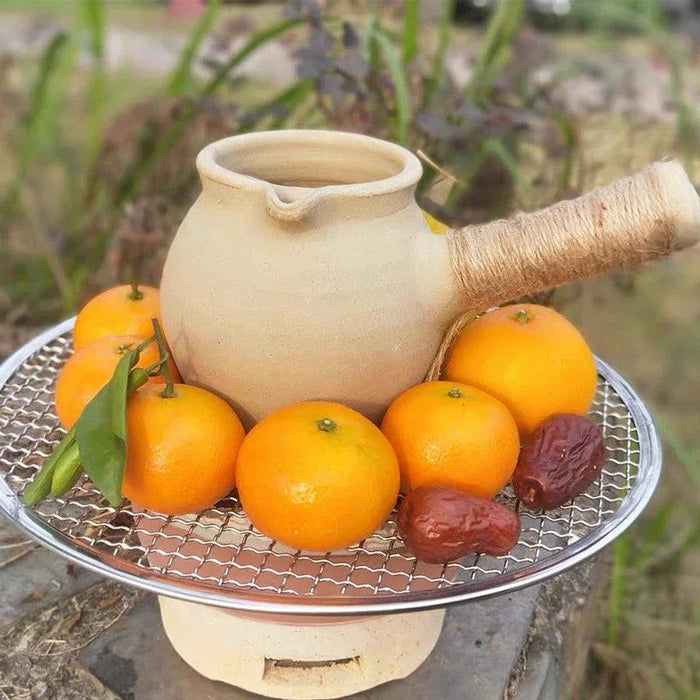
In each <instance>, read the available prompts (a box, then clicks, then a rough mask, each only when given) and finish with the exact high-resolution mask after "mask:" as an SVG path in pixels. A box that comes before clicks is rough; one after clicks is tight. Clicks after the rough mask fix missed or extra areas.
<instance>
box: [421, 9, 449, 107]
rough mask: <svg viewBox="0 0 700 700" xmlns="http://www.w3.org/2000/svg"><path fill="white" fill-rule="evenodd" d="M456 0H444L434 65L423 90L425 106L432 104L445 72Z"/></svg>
mask: <svg viewBox="0 0 700 700" xmlns="http://www.w3.org/2000/svg"><path fill="white" fill-rule="evenodd" d="M454 9H455V0H442V12H441V14H440V25H439V26H438V43H437V47H436V49H435V55H434V56H433V66H432V70H431V72H430V77H429V78H428V80H427V81H426V84H425V90H424V92H423V107H424V108H425V107H428V106H429V105H430V102H431V100H432V99H433V96H434V95H435V91H436V90H437V89H438V88H439V87H440V82H441V80H442V77H443V75H444V73H445V59H446V57H447V49H448V48H449V45H450V37H451V35H452V17H453V16H454Z"/></svg>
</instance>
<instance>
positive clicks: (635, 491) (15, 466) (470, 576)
mask: <svg viewBox="0 0 700 700" xmlns="http://www.w3.org/2000/svg"><path fill="white" fill-rule="evenodd" d="M71 328H72V320H69V321H66V322H64V323H62V324H59V325H58V326H56V327H54V328H52V329H50V330H49V331H47V332H46V333H44V334H43V335H41V336H39V337H38V338H36V339H35V340H34V341H32V342H30V343H28V344H27V345H25V346H24V347H23V348H21V349H20V350H19V351H18V352H17V353H15V355H13V356H12V357H11V358H9V360H7V361H6V362H5V363H4V364H3V365H2V367H0V476H1V477H2V479H0V509H1V510H2V511H3V512H4V513H5V515H7V516H8V517H9V518H10V519H12V520H14V521H15V522H16V523H17V524H18V525H19V526H20V527H22V528H24V529H25V530H26V531H28V533H29V534H30V535H32V536H33V537H34V538H35V539H37V540H39V541H40V542H42V543H43V544H45V545H47V546H48V547H50V548H51V549H53V550H55V551H57V552H58V553H60V554H62V555H63V556H65V557H67V558H69V559H71V560H73V561H75V562H77V563H79V564H81V565H83V566H86V567H87V568H90V569H93V570H95V571H98V572H100V573H102V574H104V575H106V576H110V577H112V578H116V579H119V580H121V581H123V582H125V583H128V584H132V585H135V586H138V587H140V588H144V589H147V590H150V591H153V592H155V593H158V594H161V595H170V596H174V597H177V598H181V599H185V600H191V601H196V602H201V603H208V604H212V605H218V606H223V607H228V608H234V609H238V610H245V611H250V612H262V613H264V612H267V613H297V614H298V613H301V614H307V615H308V614H323V615H331V614H359V613H362V614H367V613H372V612H376V613H378V612H391V611H400V610H404V611H405V610H410V609H425V608H430V607H437V606H444V605H448V604H451V603H457V602H463V601H467V600H472V599H477V598H483V597H487V596H491V595H496V594H499V593H505V592H507V591H509V590H514V589H516V588H521V587H524V586H527V585H531V584H533V583H535V582H537V581H540V580H542V579H544V578H547V577H549V576H553V575H555V574H557V573H560V572H561V571H563V570H565V569H566V568H568V567H570V566H572V565H574V564H576V563H578V562H579V561H582V560H583V559H585V558H587V557H588V556H591V555H592V554H594V553H595V552H597V551H598V550H600V549H601V548H602V547H603V546H605V545H606V544H608V543H609V542H610V541H612V540H613V539H614V538H615V537H617V536H618V535H619V534H621V533H622V532H623V531H624V530H625V529H626V528H627V527H628V526H629V524H630V523H631V522H632V521H633V520H634V519H635V518H636V517H637V515H639V513H640V512H641V511H642V509H643V508H644V506H645V505H646V503H647V502H648V500H649V498H650V497H651V495H652V493H653V491H654V488H655V487H656V483H657V481H658V478H659V473H660V468H661V452H660V447H659V442H658V437H657V435H656V432H655V430H654V427H653V423H652V421H651V419H650V417H649V414H648V412H647V410H646V409H645V407H644V405H643V404H642V402H641V401H640V400H639V398H638V397H637V396H636V394H635V393H634V392H633V391H632V389H631V388H630V387H629V386H628V385H627V384H626V382H625V381H624V380H623V379H622V378H621V377H620V376H619V375H618V374H617V373H616V372H615V371H614V370H612V369H611V368H610V367H609V366H608V365H606V364H605V363H604V362H602V361H598V370H599V378H598V389H597V393H596V397H595V401H594V403H593V406H592V408H591V411H590V417H591V418H592V419H593V420H595V421H596V422H598V423H599V424H600V425H601V426H602V427H603V430H604V432H605V439H606V444H607V447H608V457H607V461H606V463H605V465H604V468H603V471H602V473H601V475H600V477H599V478H598V480H597V481H596V482H595V483H593V484H592V485H591V486H590V487H589V488H588V490H587V491H586V492H585V493H583V494H581V495H580V496H577V497H576V498H575V499H573V500H572V501H571V502H569V503H567V504H566V505H564V506H563V507H561V508H559V509H557V510H554V511H549V512H547V513H544V512H530V511H527V510H525V509H524V508H520V505H519V503H518V502H517V500H516V499H515V498H514V496H513V493H512V491H511V489H510V487H507V488H506V489H505V490H504V491H503V492H502V493H501V494H499V496H498V499H499V500H500V501H501V502H503V503H507V504H508V505H510V506H511V507H512V508H514V509H515V510H516V511H517V512H518V513H519V515H520V518H521V523H522V534H521V537H520V540H519V542H518V544H517V545H516V546H515V547H514V548H513V549H512V550H511V552H510V553H508V554H507V555H505V556H499V557H492V556H486V555H478V556H470V557H466V558H464V559H462V560H461V561H459V562H455V563H451V564H447V565H444V566H443V565H434V564H426V563H423V562H419V561H417V560H416V559H415V558H413V557H412V556H411V555H410V553H409V552H408V551H407V550H406V548H405V547H404V545H403V543H402V541H401V540H400V539H399V538H398V536H397V534H396V524H395V513H394V514H392V516H391V517H390V518H389V520H388V521H387V523H386V524H385V525H384V526H383V527H382V528H381V529H380V530H379V531H377V532H375V533H374V534H373V535H372V536H371V537H369V538H367V539H366V540H364V541H362V542H360V543H359V544H357V545H356V546H352V547H350V548H348V549H346V550H343V551H341V552H332V553H327V554H323V555H320V554H314V553H307V552H300V551H296V550H293V549H290V548H288V547H286V546H284V545H282V544H279V543H277V542H275V541H273V540H270V539H269V538H267V537H265V536H264V535H263V534H261V533H260V532H259V531H257V530H256V529H255V528H254V527H253V526H252V525H251V523H250V521H249V520H248V519H247V517H246V515H245V513H244V511H243V510H242V508H241V506H240V503H239V502H238V500H237V498H236V496H235V494H234V495H231V496H229V497H227V498H226V499H224V500H223V501H221V502H220V503H218V504H217V505H216V506H215V507H213V508H211V509H209V510H207V511H205V512H203V513H200V514H198V515H193V516H174V517H166V516H164V515H160V514H157V513H153V512H146V511H142V510H140V509H138V508H136V507H135V506H133V505H131V504H129V503H128V502H124V503H123V504H122V505H121V506H120V507H118V508H112V507H110V506H108V505H107V504H106V503H105V502H104V500H103V499H102V497H101V496H100V494H99V492H98V491H97V490H96V489H95V488H94V486H93V485H92V484H91V483H90V482H89V481H88V480H87V479H83V480H82V481H81V482H80V483H79V484H78V485H77V486H76V487H75V488H74V489H73V490H72V491H71V492H70V493H69V494H67V496H66V497H64V498H56V499H50V500H47V501H44V502H43V503H41V504H39V506H37V507H35V508H33V509H31V508H25V507H24V506H23V505H22V503H21V501H20V499H19V496H21V493H22V490H23V489H24V488H25V486H26V485H27V484H28V483H29V481H30V480H31V478H32V476H33V475H34V473H35V472H36V471H37V470H38V469H39V468H40V466H41V464H42V463H43V460H44V459H46V457H47V456H48V455H49V454H50V453H51V451H52V450H53V448H54V446H55V445H56V444H57V443H58V441H59V440H60V438H61V436H62V434H63V433H62V430H61V428H60V427H59V424H58V420H57V418H56V416H55V411H54V405H53V391H54V383H55V380H56V377H57V375H58V372H59V371H60V369H61V367H62V366H63V363H64V362H65V361H66V359H67V358H68V357H69V356H70V354H71Z"/></svg>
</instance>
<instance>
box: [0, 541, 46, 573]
mask: <svg viewBox="0 0 700 700" xmlns="http://www.w3.org/2000/svg"><path fill="white" fill-rule="evenodd" d="M39 546H40V545H38V544H35V545H32V546H31V547H28V548H27V549H25V550H24V551H23V552H18V553H17V554H15V555H14V556H11V557H10V558H9V559H5V560H3V561H1V562H0V569H4V568H5V567H6V566H9V565H10V564H12V563H13V562H15V561H17V560H18V559H21V558H22V557H26V556H27V554H29V553H30V552H33V551H34V550H35V549H39Z"/></svg>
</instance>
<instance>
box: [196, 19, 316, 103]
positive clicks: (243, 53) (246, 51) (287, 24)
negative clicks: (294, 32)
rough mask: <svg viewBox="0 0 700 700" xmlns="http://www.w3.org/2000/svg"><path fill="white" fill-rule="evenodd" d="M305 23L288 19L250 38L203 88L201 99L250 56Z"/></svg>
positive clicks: (300, 20)
mask: <svg viewBox="0 0 700 700" xmlns="http://www.w3.org/2000/svg"><path fill="white" fill-rule="evenodd" d="M304 22H305V20H304V19H298V18H295V19H288V20H285V21H283V22H279V23H278V24H274V25H272V26H271V27H268V28H267V29H263V30H262V31H259V32H257V33H256V34H253V36H252V37H250V39H249V40H248V41H247V42H246V44H245V45H244V46H242V47H241V48H240V49H239V50H238V51H237V52H236V53H235V54H233V56H231V57H230V58H229V59H228V60H227V61H226V62H225V63H224V64H223V65H222V66H220V67H219V68H218V70H217V71H216V73H215V74H214V76H213V77H212V78H211V80H209V82H208V83H206V85H205V86H204V88H202V91H201V92H200V94H199V97H200V98H201V97H208V96H209V95H211V94H212V93H214V92H216V90H218V88H219V87H221V84H222V83H223V82H224V81H225V80H226V78H228V76H229V74H230V73H231V71H232V70H234V68H237V67H238V66H239V65H240V64H241V63H243V61H245V59H246V58H248V56H250V54H252V53H253V52H254V51H256V50H257V49H259V48H260V47H261V46H264V45H265V44H267V43H268V42H270V41H272V40H273V39H276V38H277V37H278V36H280V35H281V34H284V33H285V32H287V31H289V30H290V29H293V28H294V27H297V26H299V25H300V24H303V23H304Z"/></svg>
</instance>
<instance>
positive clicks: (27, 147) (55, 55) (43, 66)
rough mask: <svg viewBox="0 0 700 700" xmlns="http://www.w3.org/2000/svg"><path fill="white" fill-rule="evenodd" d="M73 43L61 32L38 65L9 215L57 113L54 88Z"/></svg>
mask: <svg viewBox="0 0 700 700" xmlns="http://www.w3.org/2000/svg"><path fill="white" fill-rule="evenodd" d="M69 45H70V41H69V37H68V34H67V33H66V32H58V33H57V34H56V36H54V38H53V39H52V40H51V41H50V42H49V44H48V46H47V47H46V48H45V49H44V53H43V54H42V56H41V60H40V63H39V74H38V76H37V79H36V82H35V83H34V86H33V87H32V91H31V97H30V102H29V109H28V110H27V116H26V118H25V120H24V124H23V125H22V129H21V135H20V142H19V147H18V149H17V172H16V174H15V177H14V179H13V183H12V186H11V187H10V188H9V190H8V192H7V194H6V195H5V197H4V199H3V210H4V211H5V213H6V214H7V212H8V211H9V210H11V209H12V208H13V207H14V205H15V204H16V203H17V195H18V193H19V189H20V187H21V185H22V183H23V181H24V178H25V177H26V174H27V172H28V170H29V168H30V166H31V164H32V162H33V161H34V158H35V157H36V155H37V151H38V148H39V144H40V143H41V141H42V138H43V137H44V135H45V131H46V129H47V125H48V124H49V122H50V121H51V120H50V119H49V117H50V115H51V113H52V112H53V111H54V110H53V109H52V107H53V106H54V105H55V98H56V95H55V94H54V95H53V96H52V88H53V87H54V81H55V80H56V79H57V76H59V75H60V74H61V59H62V58H63V57H64V55H65V54H66V53H67V50H68V48H69Z"/></svg>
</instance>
